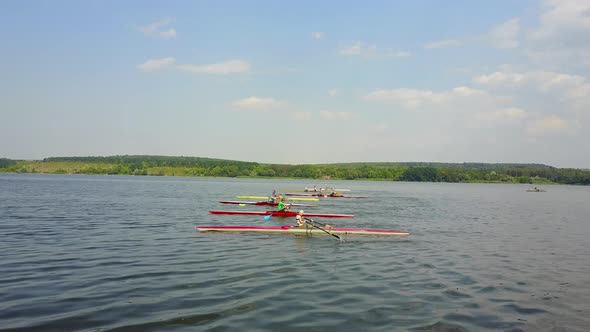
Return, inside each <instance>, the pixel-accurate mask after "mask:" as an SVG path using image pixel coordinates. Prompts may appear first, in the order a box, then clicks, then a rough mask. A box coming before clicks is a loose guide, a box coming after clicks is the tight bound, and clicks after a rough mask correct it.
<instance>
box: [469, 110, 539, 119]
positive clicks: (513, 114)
mask: <svg viewBox="0 0 590 332" xmlns="http://www.w3.org/2000/svg"><path fill="white" fill-rule="evenodd" d="M528 115H529V113H528V112H527V111H526V110H524V109H522V108H518V107H509V108H503V109H498V110H495V111H492V112H483V113H478V114H477V115H476V116H477V117H478V118H479V119H480V120H484V121H489V122H506V121H509V122H512V121H519V120H523V119H525V118H526V117H527V116H528Z"/></svg>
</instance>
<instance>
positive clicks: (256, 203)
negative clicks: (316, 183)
mask: <svg viewBox="0 0 590 332" xmlns="http://www.w3.org/2000/svg"><path fill="white" fill-rule="evenodd" d="M219 203H221V204H245V205H271V206H277V205H279V203H273V202H269V201H259V202H243V201H219ZM290 205H291V206H299V207H318V206H317V205H308V204H290Z"/></svg>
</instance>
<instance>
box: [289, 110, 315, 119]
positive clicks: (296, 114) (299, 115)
mask: <svg viewBox="0 0 590 332" xmlns="http://www.w3.org/2000/svg"><path fill="white" fill-rule="evenodd" d="M290 115H291V117H292V118H293V119H295V120H299V121H307V120H311V118H312V117H313V115H312V113H311V112H306V111H298V112H291V113H290Z"/></svg>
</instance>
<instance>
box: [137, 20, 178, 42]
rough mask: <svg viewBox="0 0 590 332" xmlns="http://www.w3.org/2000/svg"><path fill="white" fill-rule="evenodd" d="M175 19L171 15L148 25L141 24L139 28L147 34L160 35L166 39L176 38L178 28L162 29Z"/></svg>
mask: <svg viewBox="0 0 590 332" xmlns="http://www.w3.org/2000/svg"><path fill="white" fill-rule="evenodd" d="M172 22H173V20H172V19H171V18H169V17H166V18H163V19H161V20H159V21H158V22H154V23H150V24H147V25H143V26H139V27H137V29H138V30H139V31H141V32H143V34H144V35H146V36H151V37H160V38H164V39H170V38H176V30H175V29H173V28H170V29H168V30H162V29H163V28H164V27H166V26H168V25H169V24H171V23H172Z"/></svg>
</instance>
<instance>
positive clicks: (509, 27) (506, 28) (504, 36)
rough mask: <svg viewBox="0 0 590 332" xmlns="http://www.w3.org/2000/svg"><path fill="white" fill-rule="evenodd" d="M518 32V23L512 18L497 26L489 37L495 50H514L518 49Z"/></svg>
mask: <svg viewBox="0 0 590 332" xmlns="http://www.w3.org/2000/svg"><path fill="white" fill-rule="evenodd" d="M519 32H520V23H519V20H518V19H517V18H513V19H511V20H509V21H506V22H504V23H502V24H500V25H497V26H496V27H494V28H493V29H492V31H490V33H489V37H490V40H491V42H492V44H493V45H494V47H496V48H502V49H504V48H516V47H518V44H519V43H518V36H519Z"/></svg>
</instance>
